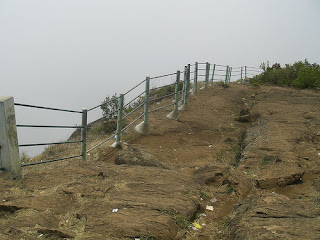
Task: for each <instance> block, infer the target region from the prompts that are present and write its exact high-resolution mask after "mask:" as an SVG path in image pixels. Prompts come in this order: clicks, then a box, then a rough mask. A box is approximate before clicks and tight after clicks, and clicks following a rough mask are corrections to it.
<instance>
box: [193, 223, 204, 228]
mask: <svg viewBox="0 0 320 240" xmlns="http://www.w3.org/2000/svg"><path fill="white" fill-rule="evenodd" d="M192 225H193V226H194V227H195V228H197V229H201V228H202V226H201V225H200V224H199V223H195V222H194V223H192Z"/></svg>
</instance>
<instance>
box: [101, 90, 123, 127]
mask: <svg viewBox="0 0 320 240" xmlns="http://www.w3.org/2000/svg"><path fill="white" fill-rule="evenodd" d="M118 107H119V102H118V97H117V94H116V93H115V94H113V95H112V97H111V98H110V97H109V96H108V97H106V98H105V99H104V101H103V102H102V104H101V106H100V108H101V110H102V115H103V117H104V118H105V120H106V121H107V122H109V121H110V120H112V119H116V117H117V115H118Z"/></svg>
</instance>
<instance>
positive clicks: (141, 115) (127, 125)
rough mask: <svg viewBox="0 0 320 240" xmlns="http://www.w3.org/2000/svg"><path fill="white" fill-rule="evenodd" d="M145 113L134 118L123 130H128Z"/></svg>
mask: <svg viewBox="0 0 320 240" xmlns="http://www.w3.org/2000/svg"><path fill="white" fill-rule="evenodd" d="M143 115H144V113H142V114H141V115H140V116H139V117H137V118H136V119H134V120H133V121H132V122H131V123H129V124H128V125H127V126H125V127H124V128H123V129H122V130H121V132H123V131H125V130H127V129H128V128H129V127H130V126H131V125H132V124H134V123H135V122H136V121H138V120H139V119H140V118H141V117H142V116H143Z"/></svg>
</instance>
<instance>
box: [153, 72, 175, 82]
mask: <svg viewBox="0 0 320 240" xmlns="http://www.w3.org/2000/svg"><path fill="white" fill-rule="evenodd" d="M176 74H177V73H176V72H175V73H169V74H165V75H161V76H157V77H151V78H150V80H151V79H157V78H162V77H168V76H173V75H176Z"/></svg>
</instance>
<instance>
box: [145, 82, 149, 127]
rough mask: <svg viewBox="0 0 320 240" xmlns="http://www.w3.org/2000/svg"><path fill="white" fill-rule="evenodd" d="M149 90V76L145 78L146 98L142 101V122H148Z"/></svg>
mask: <svg viewBox="0 0 320 240" xmlns="http://www.w3.org/2000/svg"><path fill="white" fill-rule="evenodd" d="M149 90H150V78H149V77H147V79H146V98H145V103H144V124H148V116H149Z"/></svg>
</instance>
